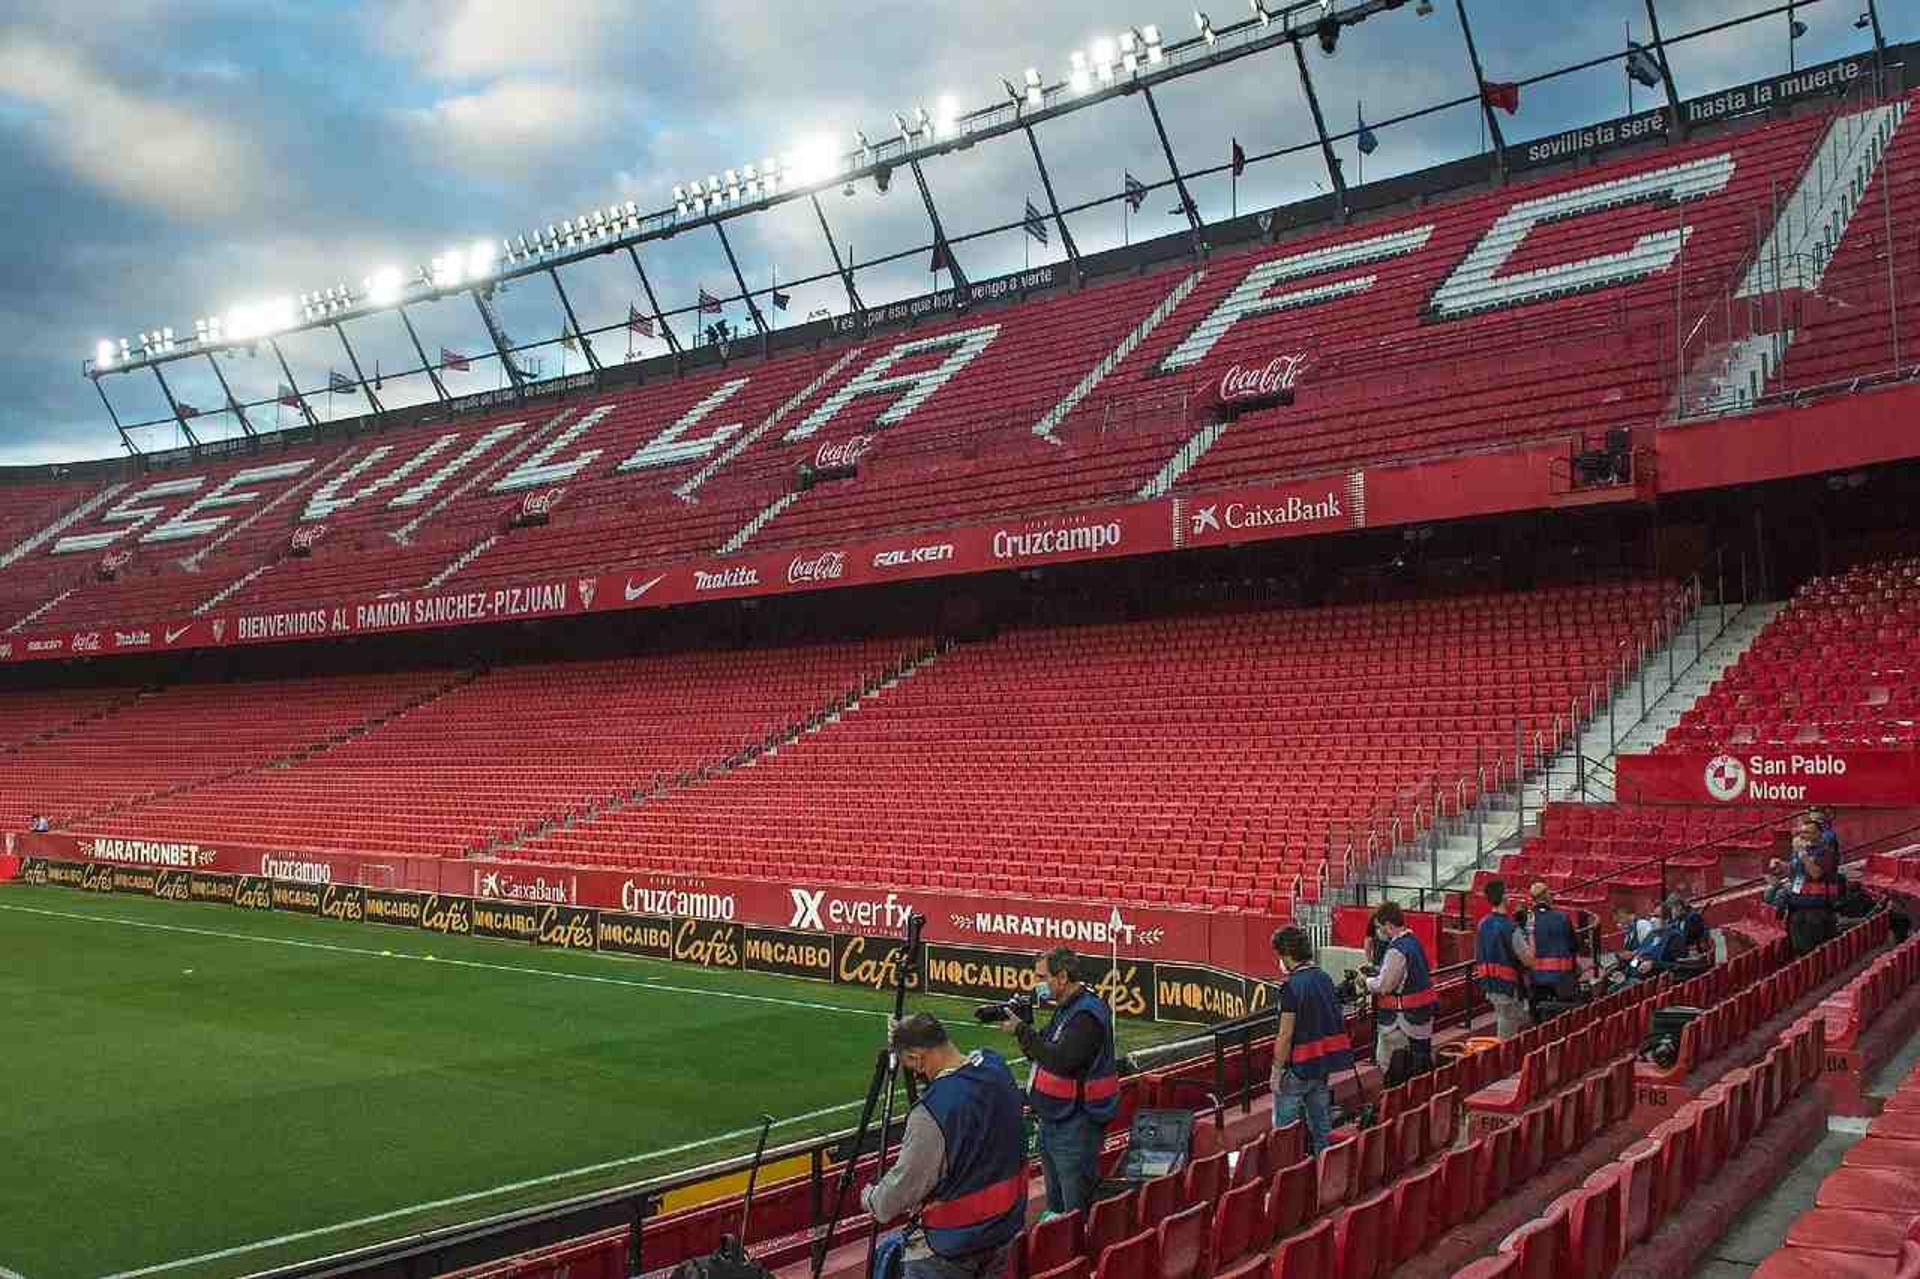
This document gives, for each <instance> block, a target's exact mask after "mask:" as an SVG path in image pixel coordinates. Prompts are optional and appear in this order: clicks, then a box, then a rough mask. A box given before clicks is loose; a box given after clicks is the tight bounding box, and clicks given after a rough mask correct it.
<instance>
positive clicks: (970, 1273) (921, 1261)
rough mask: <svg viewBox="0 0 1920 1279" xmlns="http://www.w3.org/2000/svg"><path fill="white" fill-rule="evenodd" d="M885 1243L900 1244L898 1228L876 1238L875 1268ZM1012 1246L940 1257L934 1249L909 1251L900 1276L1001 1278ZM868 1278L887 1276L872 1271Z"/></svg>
mask: <svg viewBox="0 0 1920 1279" xmlns="http://www.w3.org/2000/svg"><path fill="white" fill-rule="evenodd" d="M889 1246H904V1245H903V1243H902V1237H901V1232H900V1231H898V1230H893V1231H889V1232H888V1233H887V1235H886V1237H885V1238H884V1239H882V1240H881V1241H880V1246H879V1248H877V1249H876V1250H875V1251H874V1265H875V1267H876V1268H878V1267H881V1266H883V1265H884V1261H883V1259H884V1258H885V1256H886V1255H887V1252H888V1250H889ZM923 1246H924V1245H923ZM1012 1248H1013V1245H1012V1244H1001V1245H1000V1246H999V1247H998V1248H991V1249H988V1250H987V1251H986V1252H977V1253H975V1254H974V1255H973V1256H971V1257H960V1258H958V1259H953V1258H948V1257H942V1256H941V1255H940V1254H939V1253H936V1252H924V1253H923V1254H922V1255H920V1256H914V1255H912V1253H911V1252H909V1253H908V1254H907V1255H906V1256H905V1257H904V1259H903V1260H902V1263H901V1266H900V1271H899V1274H900V1279H1001V1276H1003V1275H1005V1274H1006V1273H1007V1256H1008V1254H1009V1252H1010V1251H1011V1250H1012ZM870 1279H888V1276H886V1275H884V1274H880V1275H873V1276H870Z"/></svg>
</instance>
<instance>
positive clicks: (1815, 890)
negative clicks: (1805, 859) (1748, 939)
mask: <svg viewBox="0 0 1920 1279" xmlns="http://www.w3.org/2000/svg"><path fill="white" fill-rule="evenodd" d="M1839 847H1840V841H1839V840H1838V839H1835V840H1834V841H1833V843H1832V844H1831V845H1829V844H1828V843H1827V842H1826V841H1825V840H1822V841H1821V843H1820V844H1818V845H1816V846H1815V847H1814V848H1812V849H1809V850H1808V852H1809V853H1810V854H1811V855H1812V856H1813V857H1814V859H1815V860H1817V861H1818V862H1819V863H1820V878H1819V879H1808V878H1807V872H1806V870H1805V869H1804V868H1803V867H1802V866H1801V864H1800V857H1799V855H1798V854H1795V856H1794V866H1793V879H1792V881H1791V883H1790V884H1789V886H1788V888H1787V909H1788V910H1831V909H1833V908H1834V907H1835V906H1837V905H1839V903H1840V894H1841V893H1842V892H1843V891H1844V890H1845V885H1844V884H1842V882H1841V880H1840V855H1839Z"/></svg>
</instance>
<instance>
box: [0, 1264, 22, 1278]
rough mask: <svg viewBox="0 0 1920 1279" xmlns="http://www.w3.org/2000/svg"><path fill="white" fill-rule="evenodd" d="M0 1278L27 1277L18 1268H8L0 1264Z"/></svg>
mask: <svg viewBox="0 0 1920 1279" xmlns="http://www.w3.org/2000/svg"><path fill="white" fill-rule="evenodd" d="M0 1279H27V1277H26V1276H25V1275H23V1274H21V1273H20V1272H19V1271H18V1270H9V1269H7V1268H6V1267H5V1266H0Z"/></svg>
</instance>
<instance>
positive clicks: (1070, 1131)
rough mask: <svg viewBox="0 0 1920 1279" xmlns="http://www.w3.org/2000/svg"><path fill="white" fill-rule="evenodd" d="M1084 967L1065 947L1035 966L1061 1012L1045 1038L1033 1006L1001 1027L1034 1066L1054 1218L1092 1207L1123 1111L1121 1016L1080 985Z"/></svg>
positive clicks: (1030, 1098) (1032, 1096)
mask: <svg viewBox="0 0 1920 1279" xmlns="http://www.w3.org/2000/svg"><path fill="white" fill-rule="evenodd" d="M1076 960H1077V957H1076V956H1075V955H1074V953H1073V952H1072V951H1071V950H1069V949H1068V948H1067V947H1065V946H1061V947H1059V948H1057V949H1055V950H1051V951H1048V952H1047V953H1046V954H1044V955H1042V956H1040V958H1039V959H1037V960H1036V961H1034V965H1033V973H1034V977H1035V979H1036V983H1037V984H1036V987H1035V991H1034V994H1035V996H1036V997H1037V998H1040V999H1044V1000H1046V1001H1047V1002H1050V1003H1051V1004H1052V1005H1053V1009H1054V1011H1053V1019H1052V1020H1051V1021H1049V1022H1048V1023H1047V1028H1046V1030H1045V1031H1044V1032H1043V1031H1038V1030H1035V1029H1034V1027H1033V1022H1032V1016H1033V1013H1032V1004H1031V1003H1027V1004H1026V1005H1025V1012H1024V1015H1023V1016H1021V1015H1016V1016H1010V1017H1008V1018H1007V1019H1006V1020H1005V1021H1003V1022H1001V1023H1000V1025H1001V1026H1002V1027H1003V1028H1004V1029H1006V1030H1008V1031H1010V1032H1011V1033H1012V1034H1013V1036H1014V1037H1015V1038H1016V1039H1018V1040H1019V1042H1020V1050H1021V1051H1022V1052H1024V1053H1025V1054H1026V1055H1027V1058H1028V1060H1030V1061H1032V1062H1033V1082H1032V1084H1031V1086H1030V1087H1029V1088H1028V1090H1027V1104H1028V1105H1030V1106H1032V1107H1033V1113H1034V1115H1035V1117H1037V1118H1038V1119H1039V1120H1040V1167H1041V1169H1042V1171H1044V1172H1045V1173H1046V1177H1047V1211H1048V1212H1052V1213H1066V1212H1072V1211H1074V1210H1075V1209H1077V1208H1085V1207H1086V1206H1087V1205H1088V1204H1089V1203H1091V1202H1092V1200H1093V1188H1094V1186H1095V1185H1097V1184H1098V1183H1099V1181H1100V1146H1101V1143H1102V1142H1104V1141H1105V1140H1106V1134H1107V1120H1109V1119H1111V1118H1113V1115H1114V1111H1115V1110H1116V1109H1118V1107H1119V1104H1120V1074H1119V1070H1118V1068H1117V1067H1116V1064H1115V1060H1114V1050H1113V1010H1112V1009H1111V1008H1108V1007H1107V1004H1106V1001H1105V1000H1103V999H1101V998H1100V996H1099V995H1097V994H1095V993H1094V991H1093V990H1092V989H1091V988H1089V987H1087V986H1085V985H1083V984H1082V983H1081V982H1080V981H1079V979H1078V977H1077V976H1076V974H1075V969H1074V965H1075V963H1076Z"/></svg>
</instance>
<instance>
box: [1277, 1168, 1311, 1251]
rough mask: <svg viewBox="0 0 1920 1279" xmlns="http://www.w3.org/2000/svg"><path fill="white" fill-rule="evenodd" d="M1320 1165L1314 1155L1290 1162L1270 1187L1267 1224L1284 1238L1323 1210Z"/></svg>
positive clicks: (1278, 1173)
mask: <svg viewBox="0 0 1920 1279" xmlns="http://www.w3.org/2000/svg"><path fill="white" fill-rule="evenodd" d="M1318 1174H1319V1165H1318V1164H1317V1163H1316V1162H1315V1161H1314V1160H1311V1159H1301V1160H1298V1161H1297V1162H1295V1163H1291V1164H1288V1165H1287V1166H1286V1167H1284V1168H1282V1169H1281V1170H1280V1171H1279V1172H1277V1173H1275V1174H1274V1175H1273V1181H1272V1183H1271V1185H1270V1187H1269V1189H1268V1191H1267V1225H1268V1227H1269V1228H1270V1229H1271V1231H1272V1232H1273V1234H1274V1235H1275V1236H1276V1237H1278V1238H1282V1239H1284V1238H1285V1237H1286V1236H1288V1235H1290V1234H1292V1233H1293V1232H1294V1231H1296V1230H1298V1229H1300V1228H1301V1227H1302V1226H1304V1225H1306V1224H1307V1222H1308V1221H1309V1220H1311V1219H1312V1218H1313V1216H1314V1215H1315V1214H1316V1213H1318V1212H1319V1211H1320V1182H1319V1176H1318Z"/></svg>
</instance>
